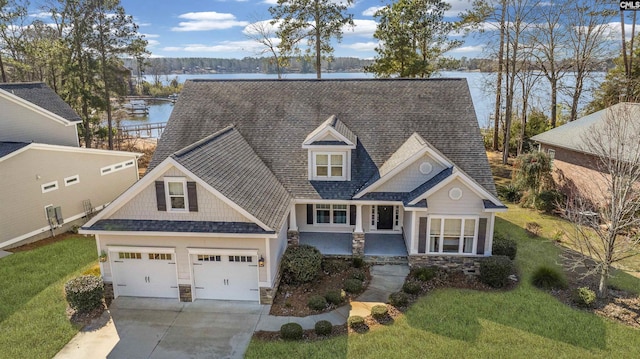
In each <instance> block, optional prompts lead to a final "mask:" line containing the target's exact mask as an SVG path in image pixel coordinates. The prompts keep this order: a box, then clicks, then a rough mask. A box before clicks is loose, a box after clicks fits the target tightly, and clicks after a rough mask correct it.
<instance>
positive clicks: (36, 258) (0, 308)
mask: <svg viewBox="0 0 640 359" xmlns="http://www.w3.org/2000/svg"><path fill="white" fill-rule="evenodd" d="M95 262H97V255H96V245H95V240H94V239H93V238H84V237H82V236H77V237H71V238H68V239H66V240H63V241H60V242H55V243H52V244H49V245H46V246H43V247H40V248H36V249H33V250H30V251H25V252H18V253H15V254H12V255H10V256H8V257H5V258H2V259H0V333H2V334H1V335H0V358H2V359H4V358H51V357H53V356H54V355H55V354H56V353H57V352H58V351H59V350H60V349H61V348H62V347H63V346H64V345H65V344H67V342H69V340H71V338H73V336H74V335H75V334H76V333H77V332H78V330H79V329H80V328H78V327H77V326H75V325H73V324H71V323H70V322H69V320H68V319H67V316H66V312H65V311H66V308H67V303H66V301H65V298H64V283H65V282H66V281H67V280H69V279H71V278H73V277H75V276H78V275H81V274H82V272H83V271H85V270H87V269H88V268H90V267H91V266H92V265H93V264H94V263H95Z"/></svg>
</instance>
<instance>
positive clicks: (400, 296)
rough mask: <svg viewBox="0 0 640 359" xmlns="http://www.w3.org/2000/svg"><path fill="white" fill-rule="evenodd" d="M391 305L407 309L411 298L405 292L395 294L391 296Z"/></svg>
mask: <svg viewBox="0 0 640 359" xmlns="http://www.w3.org/2000/svg"><path fill="white" fill-rule="evenodd" d="M389 304H391V305H393V306H394V307H406V306H407V304H409V296H408V295H407V293H405V292H395V293H391V294H389Z"/></svg>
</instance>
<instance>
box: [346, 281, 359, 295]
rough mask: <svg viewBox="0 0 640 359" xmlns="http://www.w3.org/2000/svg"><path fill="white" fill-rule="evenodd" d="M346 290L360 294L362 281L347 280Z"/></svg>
mask: <svg viewBox="0 0 640 359" xmlns="http://www.w3.org/2000/svg"><path fill="white" fill-rule="evenodd" d="M344 290H345V291H347V292H349V293H360V292H361V291H362V281H361V280H359V279H353V278H350V279H347V280H345V281H344Z"/></svg>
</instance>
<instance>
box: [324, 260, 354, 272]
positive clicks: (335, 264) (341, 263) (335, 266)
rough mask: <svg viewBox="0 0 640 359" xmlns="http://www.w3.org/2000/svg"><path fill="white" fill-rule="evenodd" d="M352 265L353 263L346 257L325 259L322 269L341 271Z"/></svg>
mask: <svg viewBox="0 0 640 359" xmlns="http://www.w3.org/2000/svg"><path fill="white" fill-rule="evenodd" d="M349 267H351V264H350V263H349V262H348V261H346V260H344V259H326V258H325V259H323V260H322V270H323V271H325V272H327V273H341V272H344V271H346V270H347V269H349Z"/></svg>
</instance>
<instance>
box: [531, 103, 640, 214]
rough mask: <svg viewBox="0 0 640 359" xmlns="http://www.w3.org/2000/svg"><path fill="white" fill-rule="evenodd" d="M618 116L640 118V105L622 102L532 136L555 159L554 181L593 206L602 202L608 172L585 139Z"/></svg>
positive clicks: (568, 192)
mask: <svg viewBox="0 0 640 359" xmlns="http://www.w3.org/2000/svg"><path fill="white" fill-rule="evenodd" d="M616 116H630V118H632V119H636V120H637V121H640V104H636V103H626V102H624V103H619V104H616V105H613V106H611V107H608V108H606V109H603V110H600V111H598V112H595V113H592V114H590V115H587V116H584V117H581V118H579V119H577V120H576V121H573V122H569V123H566V124H564V125H562V126H559V127H556V128H554V129H552V130H549V131H546V132H544V133H541V134H538V135H536V136H533V137H531V140H533V141H535V142H537V143H539V145H540V147H539V150H540V151H542V152H545V153H547V154H548V155H549V156H550V157H551V158H552V165H553V177H554V180H555V181H556V184H557V185H558V186H559V189H560V191H561V192H563V193H564V194H565V195H567V196H568V197H569V198H575V197H577V196H579V197H580V198H581V199H585V200H588V201H590V202H591V206H596V205H597V203H600V202H602V200H603V198H602V196H603V194H604V192H603V188H606V186H607V183H606V176H607V175H606V173H604V172H603V170H602V167H603V166H602V163H601V160H600V158H599V157H598V156H596V155H595V152H594V151H593V149H591V148H589V146H588V145H587V143H586V142H585V139H586V138H588V137H589V136H593V135H594V131H597V130H599V129H601V128H602V126H603V121H605V120H606V119H607V118H613V119H615V117H616Z"/></svg>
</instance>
